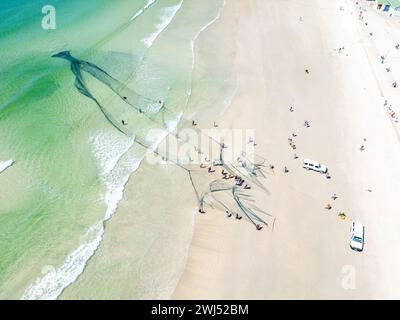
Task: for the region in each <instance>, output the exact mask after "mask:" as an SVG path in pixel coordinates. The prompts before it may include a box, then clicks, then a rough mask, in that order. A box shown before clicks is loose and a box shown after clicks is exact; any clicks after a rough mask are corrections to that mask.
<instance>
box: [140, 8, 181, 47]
mask: <svg viewBox="0 0 400 320" xmlns="http://www.w3.org/2000/svg"><path fill="white" fill-rule="evenodd" d="M182 3H183V0H182V1H181V2H180V3H178V4H177V5H176V6H172V7H167V8H165V9H163V12H162V16H161V17H160V20H161V21H160V23H158V24H157V25H156V30H155V31H154V32H153V33H152V34H151V35H149V36H148V37H147V38H145V39H143V40H142V42H144V43H145V44H146V45H147V47H148V48H150V47H151V46H152V45H153V43H154V41H155V40H156V39H157V38H158V36H159V35H160V34H161V32H163V31H164V30H165V29H166V28H167V27H168V25H169V24H170V23H171V21H172V20H173V19H174V17H175V16H176V14H177V13H178V11H179V9H180V8H181V6H182Z"/></svg>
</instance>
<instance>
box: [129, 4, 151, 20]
mask: <svg viewBox="0 0 400 320" xmlns="http://www.w3.org/2000/svg"><path fill="white" fill-rule="evenodd" d="M156 1H157V0H147V3H146V5H145V6H144V7H143V9H140V10H139V11H138V12H137V13H136V14H135V15H134V16H132V18H130V19H129V21H133V20H135V19H136V18H137V17H139V16H141V15H142V14H143V13H144V12H145V11H146V10H147V9H148V8H150V7H151V6H152V5H153V4H154V3H155V2H156Z"/></svg>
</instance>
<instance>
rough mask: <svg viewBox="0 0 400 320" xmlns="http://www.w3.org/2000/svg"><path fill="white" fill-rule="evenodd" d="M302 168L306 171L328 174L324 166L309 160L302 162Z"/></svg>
mask: <svg viewBox="0 0 400 320" xmlns="http://www.w3.org/2000/svg"><path fill="white" fill-rule="evenodd" d="M303 168H304V169H307V170H314V171H316V172H320V173H328V168H327V167H326V166H324V165H323V164H320V163H319V162H317V161H314V160H310V159H304V160H303Z"/></svg>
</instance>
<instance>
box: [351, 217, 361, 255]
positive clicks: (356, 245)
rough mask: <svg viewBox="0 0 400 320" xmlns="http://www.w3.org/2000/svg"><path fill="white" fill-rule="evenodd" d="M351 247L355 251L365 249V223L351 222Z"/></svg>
mask: <svg viewBox="0 0 400 320" xmlns="http://www.w3.org/2000/svg"><path fill="white" fill-rule="evenodd" d="M350 248H352V249H353V250H355V251H363V249H364V225H362V224H361V223H359V222H355V221H352V222H351V225H350Z"/></svg>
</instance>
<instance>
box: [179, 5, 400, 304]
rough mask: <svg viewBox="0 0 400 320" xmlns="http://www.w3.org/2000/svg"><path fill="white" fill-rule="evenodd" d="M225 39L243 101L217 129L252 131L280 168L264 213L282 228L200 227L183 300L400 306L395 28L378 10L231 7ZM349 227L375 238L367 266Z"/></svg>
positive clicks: (221, 222)
mask: <svg viewBox="0 0 400 320" xmlns="http://www.w3.org/2000/svg"><path fill="white" fill-rule="evenodd" d="M360 6H361V8H363V9H365V10H364V11H363V16H362V20H361V19H360V18H359V13H360V10H361V9H360ZM366 22H367V25H366ZM224 26H229V30H230V32H231V33H232V34H234V39H235V40H234V41H235V46H236V50H235V63H234V65H235V70H236V75H237V91H236V95H235V97H234V99H233V101H232V103H231V105H230V107H229V108H228V109H227V111H226V112H225V113H224V114H223V116H222V117H221V118H220V119H219V121H218V122H219V123H220V127H224V128H229V129H254V131H255V141H256V142H257V146H256V153H257V154H259V155H261V156H262V157H265V158H266V159H267V161H268V164H273V165H274V167H275V169H274V170H269V171H268V174H267V177H266V178H265V179H264V180H263V183H264V185H265V187H266V188H267V189H268V191H269V194H268V195H266V196H264V197H263V198H262V200H261V201H260V203H259V204H258V205H259V206H261V207H262V208H263V209H265V210H267V211H268V212H269V213H271V214H272V215H274V217H275V218H276V221H275V224H274V228H273V230H271V229H267V228H264V229H263V230H262V231H261V232H258V231H256V230H255V228H254V226H253V225H251V224H250V223H247V222H245V221H243V220H242V221H237V220H235V219H233V220H232V219H231V220H228V219H227V218H226V215H225V213H224V212H221V211H217V210H211V209H207V212H206V214H204V215H197V216H196V218H195V232H194V235H193V239H192V243H191V246H190V249H189V257H188V259H187V264H186V269H185V271H184V273H183V275H182V277H181V279H180V282H179V284H178V286H177V288H176V289H175V292H174V294H173V295H172V298H173V299H278V298H284V299H303V298H304V299H356V298H367V299H368V298H378V299H382V298H389V299H394V298H397V299H398V298H399V297H400V289H399V288H400V286H399V284H400V274H399V273H398V270H399V268H400V257H399V255H398V253H397V251H398V250H397V249H396V247H395V246H396V244H397V243H398V242H399V240H400V234H399V232H398V231H397V229H398V227H399V225H400V218H399V214H398V209H397V207H398V206H397V203H396V202H397V201H396V199H397V198H398V193H399V191H398V190H399V188H400V180H399V179H398V177H399V176H400V167H399V165H398V164H399V163H400V149H399V143H400V140H399V134H398V132H399V124H398V123H396V122H395V121H394V118H392V117H390V116H389V113H390V112H391V110H389V109H388V107H389V106H390V105H392V104H393V105H392V108H395V102H396V101H398V98H399V96H400V95H399V93H400V92H399V90H400V89H399V88H393V87H392V83H393V82H394V81H396V80H397V81H399V80H400V59H398V57H400V51H398V50H396V49H395V45H396V42H395V39H396V36H397V35H398V33H399V31H400V28H399V24H398V19H396V18H394V17H393V18H389V17H388V16H385V15H383V14H382V13H379V12H377V11H375V10H374V9H373V8H371V6H370V5H369V4H367V1H359V6H357V5H356V3H355V1H350V0H348V1H346V0H334V1H325V0H293V1H292V0H284V1H283V0H282V1H273V0H246V1H235V0H227V1H226V5H225V9H224V11H223V13H222V15H221V18H220V19H219V20H218V21H217V22H215V24H214V25H213V26H212V27H211V28H210V32H217V31H218V30H221V28H222V29H223V28H224ZM371 33H372V35H371ZM207 45H209V43H207V39H205V38H201V39H199V42H198V48H200V49H201V47H202V46H207ZM343 47H344V48H343ZM339 48H341V50H339ZM381 55H384V56H385V58H386V59H385V61H384V63H381V62H382V61H381V58H380V56H381ZM388 67H389V68H390V72H387V70H385V69H386V68H388ZM306 69H308V70H309V73H308V74H307V73H306V72H305V70H306ZM385 100H388V103H387V105H386V106H385V105H384V102H385ZM290 107H293V112H290V111H289V108H290ZM305 120H308V121H309V123H310V127H309V128H306V127H305V126H304V125H303V124H304V121H305ZM292 133H295V134H296V137H293V140H294V141H295V144H296V150H293V149H292V148H291V147H290V146H289V144H288V137H291V135H292ZM361 146H364V151H361V150H360V148H361ZM294 154H297V155H298V157H299V158H298V159H294ZM303 158H311V159H314V160H317V161H320V162H321V163H323V164H325V165H327V166H328V168H329V172H330V175H331V179H326V177H325V176H323V175H320V174H318V173H313V172H308V171H306V170H304V169H303V168H302V159H303ZM285 166H287V168H288V170H289V172H287V173H284V171H283V168H284V167H285ZM333 194H336V195H337V196H338V198H337V199H336V200H333V199H332V198H331V197H332V195H333ZM328 203H329V204H330V205H331V206H332V209H331V210H327V209H325V206H326V205H327V204H328ZM340 211H343V212H345V213H346V219H345V220H342V219H341V218H340V217H339V216H338V213H339V212H340ZM352 220H355V221H359V222H361V223H363V224H364V225H365V248H364V251H363V252H361V253H357V252H354V251H352V250H351V249H350V248H349V229H350V221H352ZM349 276H350V277H351V279H352V281H350V282H348V279H349ZM349 283H350V285H349Z"/></svg>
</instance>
